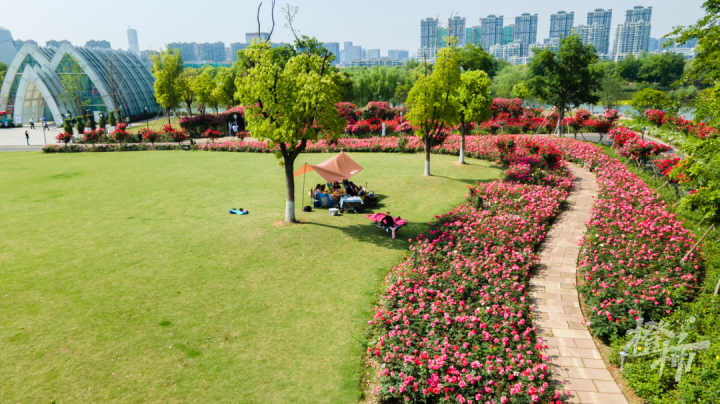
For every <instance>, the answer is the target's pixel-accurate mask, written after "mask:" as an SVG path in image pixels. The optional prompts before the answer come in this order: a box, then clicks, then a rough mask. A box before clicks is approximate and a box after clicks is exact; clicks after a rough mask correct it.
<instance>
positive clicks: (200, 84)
mask: <svg viewBox="0 0 720 404" xmlns="http://www.w3.org/2000/svg"><path fill="white" fill-rule="evenodd" d="M216 87H217V85H216V84H215V81H214V80H213V79H212V77H211V76H210V75H209V74H208V73H207V72H205V73H202V74H200V75H199V76H197V78H196V79H195V81H194V82H193V83H192V91H193V92H194V93H195V94H196V95H197V100H198V102H199V103H201V104H203V105H206V104H207V105H208V106H210V108H214V109H217V106H218V104H219V102H218V99H217V98H216V97H215V95H216V94H217V93H216V92H215V88H216Z"/></svg>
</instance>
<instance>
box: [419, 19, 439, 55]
mask: <svg viewBox="0 0 720 404" xmlns="http://www.w3.org/2000/svg"><path fill="white" fill-rule="evenodd" d="M437 29H438V20H437V19H435V18H426V19H424V20H420V48H436V47H437V40H438V32H437Z"/></svg>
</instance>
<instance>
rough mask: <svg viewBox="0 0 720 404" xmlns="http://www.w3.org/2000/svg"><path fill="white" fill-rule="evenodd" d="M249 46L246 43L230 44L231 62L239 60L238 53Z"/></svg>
mask: <svg viewBox="0 0 720 404" xmlns="http://www.w3.org/2000/svg"><path fill="white" fill-rule="evenodd" d="M247 46H248V44H247V43H244V42H234V43H231V44H230V59H229V60H230V61H231V62H234V61H236V60H237V53H238V51H239V50H243V49H245V48H247Z"/></svg>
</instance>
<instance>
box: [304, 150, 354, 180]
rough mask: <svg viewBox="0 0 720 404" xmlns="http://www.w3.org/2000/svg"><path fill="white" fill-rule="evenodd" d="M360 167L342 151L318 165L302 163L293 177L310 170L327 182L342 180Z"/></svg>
mask: <svg viewBox="0 0 720 404" xmlns="http://www.w3.org/2000/svg"><path fill="white" fill-rule="evenodd" d="M362 169H363V168H362V167H360V165H359V164H358V163H356V162H355V161H354V160H353V159H351V158H350V156H348V155H347V154H345V153H344V152H340V154H338V155H337V156H335V157H332V158H329V159H327V160H325V161H323V162H322V163H320V164H318V165H314V166H311V165H310V164H307V163H305V164H303V165H302V167H300V169H299V170H297V171H296V172H295V174H294V176H295V177H299V176H301V175H303V174H305V173H308V172H310V171H315V172H316V173H318V175H320V176H321V177H323V179H324V180H325V181H327V182H329V183H333V182H336V181H342V180H344V179H348V178H350V177H352V176H353V175H355V174H357V173H359V172H360V171H362Z"/></svg>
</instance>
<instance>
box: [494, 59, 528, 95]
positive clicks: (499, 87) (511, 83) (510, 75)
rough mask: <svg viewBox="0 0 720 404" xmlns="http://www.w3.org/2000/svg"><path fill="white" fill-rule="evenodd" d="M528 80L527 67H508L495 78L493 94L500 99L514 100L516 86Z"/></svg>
mask: <svg viewBox="0 0 720 404" xmlns="http://www.w3.org/2000/svg"><path fill="white" fill-rule="evenodd" d="M527 79H528V68H527V66H523V65H519V66H513V65H506V66H504V67H503V68H502V70H500V72H499V73H498V74H497V75H495V77H493V83H492V87H491V88H490V89H491V90H492V94H493V95H494V96H496V97H500V98H512V91H513V89H514V88H515V85H516V84H518V83H520V82H525V81H527Z"/></svg>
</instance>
